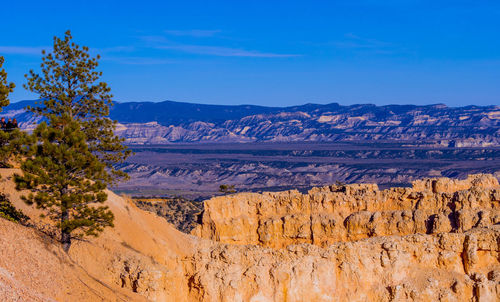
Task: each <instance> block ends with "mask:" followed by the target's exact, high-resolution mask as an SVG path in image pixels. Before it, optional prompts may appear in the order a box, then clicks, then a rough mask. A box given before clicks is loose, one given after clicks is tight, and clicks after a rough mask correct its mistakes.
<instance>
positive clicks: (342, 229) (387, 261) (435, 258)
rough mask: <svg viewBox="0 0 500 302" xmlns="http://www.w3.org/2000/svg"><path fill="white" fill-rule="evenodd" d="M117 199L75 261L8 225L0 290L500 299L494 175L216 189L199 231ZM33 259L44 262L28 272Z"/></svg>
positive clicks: (200, 297)
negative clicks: (108, 225)
mask: <svg viewBox="0 0 500 302" xmlns="http://www.w3.org/2000/svg"><path fill="white" fill-rule="evenodd" d="M12 172H13V171H11V170H9V171H7V172H6V171H5V170H4V171H2V179H3V180H2V181H1V182H0V189H1V190H2V192H3V193H5V194H6V195H8V197H9V198H10V199H11V200H12V202H14V203H15V204H16V205H17V206H18V207H21V208H22V209H23V211H25V212H26V213H27V214H29V215H30V216H32V217H35V215H36V214H37V210H36V209H32V208H29V207H28V206H26V205H24V204H22V201H21V200H20V198H19V193H18V192H16V191H15V190H13V186H12V184H11V183H10V182H9V180H8V178H9V177H10V176H9V175H11V174H12ZM109 194H110V195H109V200H108V201H107V204H108V205H109V207H110V208H111V209H112V210H113V212H114V213H115V216H116V221H115V228H114V229H107V230H106V231H105V232H104V234H103V235H102V236H101V237H99V238H97V239H90V240H89V241H81V242H75V244H74V246H73V247H72V249H71V250H70V253H69V255H67V256H66V255H64V254H63V253H61V250H60V248H59V247H58V245H57V243H56V242H53V241H50V240H42V239H43V238H45V237H44V235H41V234H36V233H34V232H33V231H32V230H30V229H28V228H24V227H21V226H15V225H13V224H12V223H10V222H8V223H7V222H6V223H0V234H2V236H4V234H8V235H9V236H10V237H7V235H5V236H6V237H5V239H4V237H2V238H0V239H1V240H0V242H1V245H0V251H1V253H0V255H2V257H1V258H0V299H1V300H2V301H18V300H23V299H24V300H30V299H31V298H32V297H35V298H33V299H35V301H38V300H40V301H52V300H57V301H74V300H72V299H73V298H74V297H75V296H70V295H69V293H74V294H76V295H77V296H78V297H79V301H101V300H107V301H122V300H129V301H133V300H137V301H140V300H141V299H147V300H150V301H251V302H258V301H297V302H298V301H499V296H500V224H499V221H500V220H499V215H500V186H499V184H498V181H497V180H496V179H495V178H494V177H492V176H489V175H472V176H470V177H469V178H468V179H466V180H450V179H428V180H422V181H418V182H415V183H414V184H413V187H412V188H393V189H389V190H383V191H381V190H378V188H377V186H375V185H359V184H358V185H334V186H328V187H322V188H315V189H312V190H311V191H310V192H309V193H308V194H300V193H299V192H296V191H287V192H280V193H263V194H248V193H241V194H235V195H230V196H225V197H217V198H214V199H211V200H208V201H206V202H205V212H204V214H203V219H202V224H201V225H199V226H198V227H197V228H196V229H195V230H194V231H193V233H194V234H196V235H198V237H197V236H193V235H186V234H183V233H180V232H178V231H177V230H175V229H174V228H173V227H172V226H171V225H170V224H168V223H167V222H166V220H165V219H163V218H161V217H158V216H155V215H154V214H152V213H147V212H144V211H142V210H140V209H138V208H137V207H136V206H135V205H134V204H133V203H132V202H130V201H127V200H124V199H122V198H120V197H119V196H116V195H114V194H113V193H112V192H109ZM12 232H15V233H12ZM200 237H202V238H200ZM37 242H38V243H37ZM40 242H42V243H43V244H41V243H40ZM30 248H34V249H32V253H31V254H28V255H31V256H25V254H26V252H25V251H28V250H29V249H30ZM19 250H20V251H22V252H19ZM18 255H19V256H21V257H22V258H20V259H18V257H19V256H18ZM39 258H40V259H42V261H39V260H36V261H35V259H39ZM45 259H47V260H46V261H45ZM11 261H20V262H19V263H18V264H16V263H14V262H13V263H11ZM37 267H39V268H40V269H44V267H47V268H46V269H44V272H45V273H43V274H42V273H36V272H34V273H35V276H36V279H33V278H30V277H29V274H31V273H30V268H31V269H37ZM86 289H87V290H86ZM89 293H91V294H89ZM16 299H17V300H16Z"/></svg>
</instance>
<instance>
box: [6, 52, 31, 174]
mask: <svg viewBox="0 0 500 302" xmlns="http://www.w3.org/2000/svg"><path fill="white" fill-rule="evenodd" d="M4 62H5V59H4V57H1V56H0V112H2V111H3V107H5V106H8V105H9V104H10V101H9V94H10V93H11V92H13V91H14V88H15V87H16V86H15V85H14V83H9V82H8V81H7V72H6V71H5V69H3V68H2V66H3V63H4ZM24 139H25V135H24V133H23V132H21V131H19V130H18V129H13V130H12V131H0V167H9V166H10V165H9V160H10V159H11V157H12V156H13V155H17V154H18V153H17V151H19V149H20V146H21V144H22V143H23V142H24Z"/></svg>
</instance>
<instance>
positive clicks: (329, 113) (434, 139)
mask: <svg viewBox="0 0 500 302" xmlns="http://www.w3.org/2000/svg"><path fill="white" fill-rule="evenodd" d="M33 103H34V101H21V102H17V103H13V104H11V105H9V106H8V107H6V108H4V111H3V112H2V113H0V116H5V117H15V118H17V120H18V121H19V122H20V124H21V127H22V128H25V129H32V128H33V124H34V123H37V122H38V121H39V119H38V118H35V117H33V116H32V115H31V114H30V113H27V112H25V110H24V109H23V108H25V107H26V106H27V105H32V104H33ZM110 116H111V118H112V119H115V120H117V121H118V122H119V126H118V128H117V133H118V134H119V135H121V136H123V137H125V138H126V141H127V143H129V144H171V143H192V142H206V143H217V142H224V143H228V142H304V141H306V142H307V141H310V142H374V141H377V142H398V143H401V142H405V143H407V144H409V145H415V146H422V145H426V146H428V145H436V146H443V147H479V146H481V147H485V146H500V106H466V107H447V106H446V105H443V104H436V105H426V106H416V105H387V106H375V105H371V104H360V105H350V106H342V105H339V104H337V103H331V104H325V105H320V104H305V105H301V106H291V107H265V106H253V105H239V106H222V105H203V104H192V103H182V102H173V101H165V102H158V103H153V102H129V103H118V102H117V103H115V105H114V106H113V108H112V110H111V113H110Z"/></svg>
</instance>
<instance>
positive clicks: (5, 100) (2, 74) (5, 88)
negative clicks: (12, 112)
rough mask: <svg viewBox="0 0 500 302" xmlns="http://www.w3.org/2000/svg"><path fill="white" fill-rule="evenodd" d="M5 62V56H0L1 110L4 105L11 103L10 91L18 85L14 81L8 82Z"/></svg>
mask: <svg viewBox="0 0 500 302" xmlns="http://www.w3.org/2000/svg"><path fill="white" fill-rule="evenodd" d="M4 62H5V59H4V57H2V56H0V112H1V111H2V108H3V107H5V106H7V105H9V103H10V102H9V93H11V92H12V91H14V88H15V87H16V85H14V83H9V82H7V72H6V71H5V69H3V68H2V66H3V63H4Z"/></svg>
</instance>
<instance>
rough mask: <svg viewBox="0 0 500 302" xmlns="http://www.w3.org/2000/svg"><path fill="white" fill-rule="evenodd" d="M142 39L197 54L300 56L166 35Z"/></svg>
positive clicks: (148, 42)
mask: <svg viewBox="0 0 500 302" xmlns="http://www.w3.org/2000/svg"><path fill="white" fill-rule="evenodd" d="M140 39H141V40H143V41H144V42H146V43H147V44H148V45H147V47H150V48H154V49H163V50H173V51H179V52H184V53H190V54H197V55H208V56H218V57H249V58H290V57H299V56H301V55H299V54H282V53H274V52H263V51H258V50H248V49H244V48H235V47H226V46H213V45H199V44H185V43H179V42H174V41H172V40H169V39H167V38H166V37H164V36H154V35H153V36H141V37H140Z"/></svg>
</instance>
